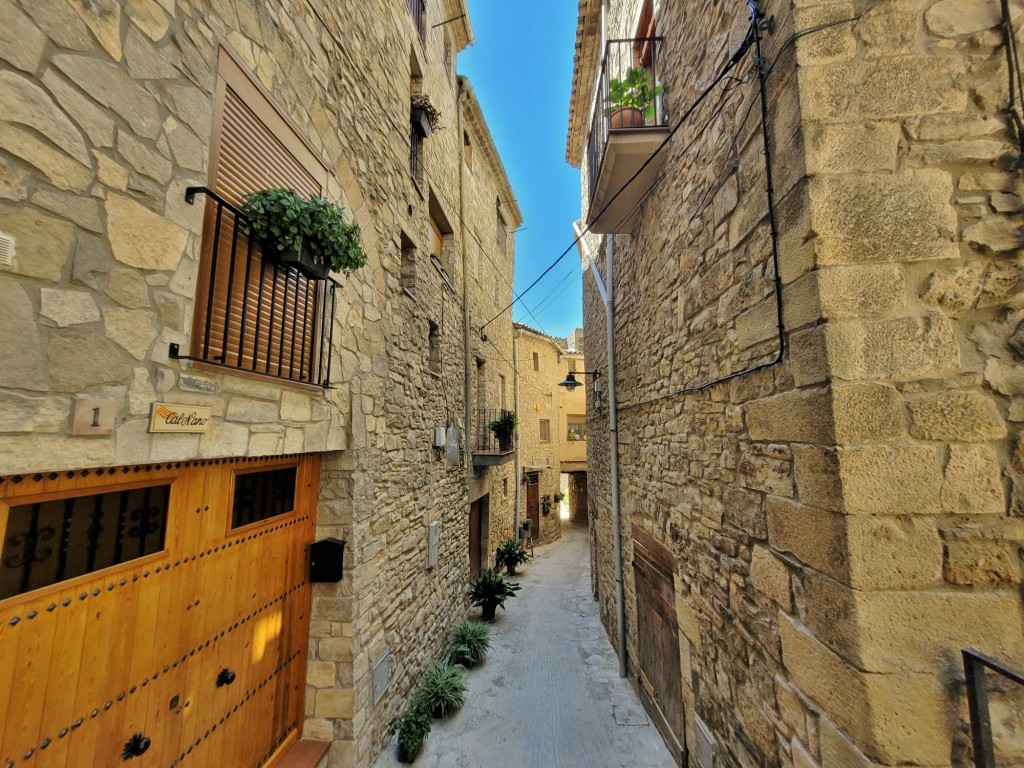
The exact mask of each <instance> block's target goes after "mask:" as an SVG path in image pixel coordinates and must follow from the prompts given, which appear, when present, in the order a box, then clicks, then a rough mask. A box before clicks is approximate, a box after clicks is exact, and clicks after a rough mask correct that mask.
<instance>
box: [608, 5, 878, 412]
mask: <svg viewBox="0 0 1024 768" xmlns="http://www.w3.org/2000/svg"><path fill="white" fill-rule="evenodd" d="M876 4H877V0H876ZM748 5H749V6H750V9H751V27H750V28H751V31H752V33H753V35H754V45H755V47H756V51H757V72H758V85H759V88H758V90H759V94H760V99H759V101H760V104H761V136H762V141H763V144H764V160H765V187H766V191H767V197H768V226H769V228H770V231H771V242H772V264H773V266H774V271H775V275H774V278H775V279H774V287H775V310H776V323H777V328H778V339H777V340H778V352H777V353H776V355H775V357H774V359H772V360H766V361H763V362H760V363H756V364H754V365H751V366H748V367H747V368H744V369H742V370H739V371H734V372H733V373H730V374H727V375H725V376H720V377H717V378H715V379H713V380H711V381H708V382H705V383H703V384H693V385H689V386H686V387H683V388H681V389H677V390H674V391H672V392H668V393H666V394H664V395H658V396H656V397H651V398H647V399H644V400H638V401H636V402H633V403H619V405H618V410H619V411H623V410H629V409H632V408H639V407H641V406H644V405H650V404H651V403H656V402H660V401H662V400H668V399H672V398H676V397H680V396H682V395H689V394H697V393H699V392H703V391H704V390H707V389H710V388H711V387H713V386H717V385H718V384H723V383H725V382H727V381H731V380H733V379H737V378H739V377H741V376H747V375H749V374H751V373H754V372H756V371H760V370H765V369H768V368H772V367H774V366H776V365H778V364H779V363H781V362H782V360H783V359H784V357H785V353H786V336H785V328H784V325H783V320H782V278H781V277H780V276H779V233H778V222H777V217H776V214H775V188H774V182H773V178H772V154H771V141H770V140H769V132H768V92H767V80H768V73H769V72H770V68H767V67H764V66H763V64H764V59H763V57H762V56H761V31H760V26H759V22H760V19H761V15H762V12H761V10H760V8H759V7H758V5H757V3H756V0H748ZM872 7H874V6H872ZM744 119H745V118H744Z"/></svg>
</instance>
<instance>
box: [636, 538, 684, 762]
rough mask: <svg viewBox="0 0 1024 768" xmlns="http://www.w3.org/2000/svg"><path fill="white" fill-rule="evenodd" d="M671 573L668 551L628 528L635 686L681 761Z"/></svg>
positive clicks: (676, 629)
mask: <svg viewBox="0 0 1024 768" xmlns="http://www.w3.org/2000/svg"><path fill="white" fill-rule="evenodd" d="M674 570H675V568H674V558H673V557H672V553H671V551H670V550H669V549H668V548H667V547H666V546H665V545H664V544H662V543H661V542H659V541H657V540H656V539H655V538H653V537H652V536H651V535H650V534H648V533H646V532H645V531H644V530H642V529H641V528H638V527H636V526H633V574H634V576H635V580H636V616H637V618H636V621H637V641H638V648H637V653H638V656H639V658H638V662H639V666H640V670H639V672H640V674H639V677H640V684H641V687H642V689H643V692H644V693H646V696H645V697H641V698H643V699H644V703H645V705H647V709H648V711H650V712H651V715H652V719H653V720H654V722H655V724H656V725H657V726H658V729H659V730H660V731H661V732H662V735H663V736H664V737H665V743H666V744H667V745H668V747H669V749H670V750H671V751H672V752H673V753H674V754H675V756H676V759H677V760H681V753H682V750H683V747H682V744H683V743H684V742H683V737H684V731H683V728H684V719H683V692H682V680H681V676H680V675H681V672H680V664H679V625H678V624H677V622H676V599H675V586H674V584H673V581H672V574H673V571H674ZM681 764H682V763H681Z"/></svg>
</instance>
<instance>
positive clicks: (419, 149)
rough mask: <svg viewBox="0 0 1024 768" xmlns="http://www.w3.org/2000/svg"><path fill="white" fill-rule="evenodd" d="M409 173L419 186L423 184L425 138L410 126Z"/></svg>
mask: <svg viewBox="0 0 1024 768" xmlns="http://www.w3.org/2000/svg"><path fill="white" fill-rule="evenodd" d="M409 175H410V176H412V180H413V181H414V182H415V183H416V185H417V186H419V187H422V186H423V138H422V137H421V136H420V135H419V133H418V132H417V131H416V129H415V128H413V127H412V126H411V125H410V126H409Z"/></svg>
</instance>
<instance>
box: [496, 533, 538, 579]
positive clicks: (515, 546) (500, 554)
mask: <svg viewBox="0 0 1024 768" xmlns="http://www.w3.org/2000/svg"><path fill="white" fill-rule="evenodd" d="M494 558H495V560H497V561H498V565H503V566H505V572H506V573H507V574H508V575H509V576H515V575H516V566H517V565H520V564H522V563H528V562H530V555H529V554H528V553H527V552H526V550H525V549H523V545H522V544H520V543H519V542H518V541H516V540H515V539H508V540H507V541H503V542H501V544H499V545H498V549H497V551H496V552H495V555H494Z"/></svg>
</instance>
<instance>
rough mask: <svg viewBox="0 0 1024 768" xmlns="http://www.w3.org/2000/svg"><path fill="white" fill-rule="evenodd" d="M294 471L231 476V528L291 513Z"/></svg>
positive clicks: (283, 470)
mask: <svg viewBox="0 0 1024 768" xmlns="http://www.w3.org/2000/svg"><path fill="white" fill-rule="evenodd" d="M296 474H297V472H296V467H285V468H284V469H269V470H264V471H261V472H244V473H241V472H240V473H238V474H236V475H235V494H234V499H233V500H232V507H231V527H232V528H240V527H242V526H243V525H250V524H251V523H259V522H262V521H264V520H269V519H270V518H272V517H277V516H278V515H286V514H288V513H289V512H291V511H292V510H293V509H295V480H296Z"/></svg>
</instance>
